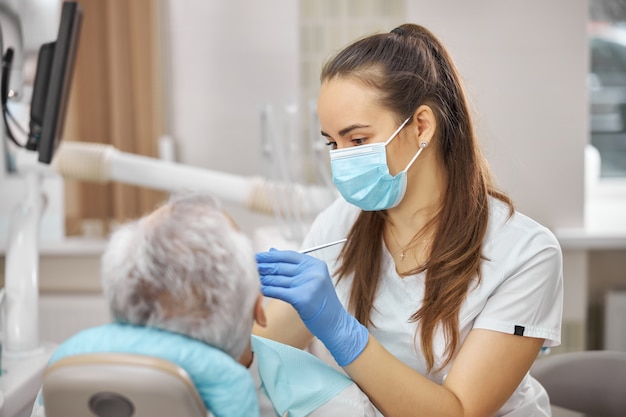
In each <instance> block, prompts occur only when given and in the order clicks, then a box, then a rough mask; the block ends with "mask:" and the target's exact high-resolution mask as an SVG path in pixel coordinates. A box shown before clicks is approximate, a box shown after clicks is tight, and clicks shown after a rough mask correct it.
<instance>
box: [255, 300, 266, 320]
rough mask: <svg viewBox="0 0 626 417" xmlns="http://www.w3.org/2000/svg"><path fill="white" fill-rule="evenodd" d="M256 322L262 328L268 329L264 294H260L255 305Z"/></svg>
mask: <svg viewBox="0 0 626 417" xmlns="http://www.w3.org/2000/svg"><path fill="white" fill-rule="evenodd" d="M254 321H255V322H256V324H258V325H259V326H260V327H267V318H266V317H265V309H264V308H263V294H259V297H258V298H257V299H256V303H255V304H254Z"/></svg>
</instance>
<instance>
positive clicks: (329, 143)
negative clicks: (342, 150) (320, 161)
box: [326, 141, 337, 150]
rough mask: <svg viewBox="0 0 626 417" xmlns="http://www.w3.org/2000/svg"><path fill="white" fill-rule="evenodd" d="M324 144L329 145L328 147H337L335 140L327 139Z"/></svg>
mask: <svg viewBox="0 0 626 417" xmlns="http://www.w3.org/2000/svg"><path fill="white" fill-rule="evenodd" d="M326 146H328V147H330V149H332V150H334V149H337V142H332V141H328V142H326Z"/></svg>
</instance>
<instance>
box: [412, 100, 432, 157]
mask: <svg viewBox="0 0 626 417" xmlns="http://www.w3.org/2000/svg"><path fill="white" fill-rule="evenodd" d="M411 127H412V128H413V129H416V132H415V133H416V134H417V139H418V141H419V143H420V146H422V147H426V146H428V145H430V141H431V140H432V138H433V137H434V135H435V130H436V128H437V119H436V118H435V113H434V112H433V109H432V108H431V107H430V106H427V105H425V104H422V105H421V106H419V107H418V108H417V110H415V113H413V122H412V123H411ZM424 143H425V144H426V145H425V146H423V144H424Z"/></svg>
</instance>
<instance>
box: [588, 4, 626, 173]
mask: <svg viewBox="0 0 626 417" xmlns="http://www.w3.org/2000/svg"><path fill="white" fill-rule="evenodd" d="M589 6H590V14H589V26H588V28H589V30H588V38H589V48H590V54H589V56H590V67H589V74H588V85H589V101H590V103H589V104H590V106H589V109H590V123H589V126H590V130H591V131H590V139H591V144H592V145H593V146H594V147H595V148H596V149H597V150H598V153H599V155H600V177H601V178H602V179H608V178H620V179H626V2H624V1H621V0H591V1H590V3H589Z"/></svg>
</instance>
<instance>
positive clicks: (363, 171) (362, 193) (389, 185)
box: [330, 118, 427, 211]
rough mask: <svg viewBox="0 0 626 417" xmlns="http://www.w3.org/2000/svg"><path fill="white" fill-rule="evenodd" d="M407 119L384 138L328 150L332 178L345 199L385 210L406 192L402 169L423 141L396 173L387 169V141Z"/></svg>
mask: <svg viewBox="0 0 626 417" xmlns="http://www.w3.org/2000/svg"><path fill="white" fill-rule="evenodd" d="M409 120H410V118H408V119H406V120H405V121H404V122H403V123H402V124H401V125H400V127H399V128H398V129H397V130H396V131H395V132H394V133H393V135H391V137H390V138H389V139H388V140H387V141H386V142H376V143H368V144H365V145H360V146H353V147H350V148H345V149H336V150H332V151H330V167H331V170H332V172H333V182H334V183H335V186H336V187H337V189H338V190H339V192H340V193H341V195H342V196H343V198H344V199H345V200H346V201H347V202H348V203H351V204H354V205H355V206H357V207H359V208H360V209H361V210H365V211H377V210H387V209H390V208H392V207H395V206H397V205H398V204H400V201H402V198H403V197H404V193H405V192H406V173H407V171H408V170H409V168H410V167H411V165H413V162H415V160H416V159H417V157H418V156H419V154H420V153H421V152H422V150H423V149H424V148H425V147H426V146H427V144H426V142H422V143H420V148H419V150H418V151H417V153H416V154H415V156H414V157H413V159H411V161H410V162H409V163H408V165H407V166H406V168H404V169H403V170H402V171H401V172H399V173H398V174H397V175H396V176H392V175H391V174H390V173H389V166H388V165H387V150H386V148H387V145H389V143H390V142H391V141H392V140H393V139H394V138H395V137H396V136H397V135H398V133H400V131H401V130H402V128H403V127H404V126H405V125H406V124H407V122H408V121H409Z"/></svg>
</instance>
